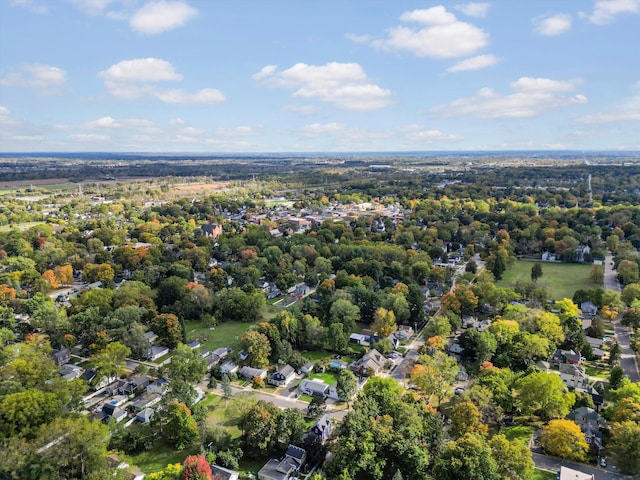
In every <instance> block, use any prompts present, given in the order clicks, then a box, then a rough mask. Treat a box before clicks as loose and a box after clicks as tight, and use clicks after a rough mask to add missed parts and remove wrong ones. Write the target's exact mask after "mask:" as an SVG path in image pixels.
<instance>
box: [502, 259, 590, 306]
mask: <svg viewBox="0 0 640 480" xmlns="http://www.w3.org/2000/svg"><path fill="white" fill-rule="evenodd" d="M540 263H541V264H542V277H540V278H539V279H538V283H539V284H540V285H541V286H544V287H546V289H547V292H548V293H549V299H550V300H562V299H563V298H572V297H573V294H574V293H575V292H576V290H580V289H589V288H594V287H597V286H598V285H596V284H595V283H593V282H592V281H591V280H590V279H589V274H590V272H591V265H582V264H577V263H546V262H540ZM534 264H535V262H528V261H524V260H516V262H515V263H514V264H513V266H511V267H510V268H509V269H507V271H506V272H504V275H503V277H502V279H501V280H500V281H498V282H497V285H498V286H499V287H508V286H510V285H511V284H512V283H514V282H516V281H518V280H520V281H527V282H530V281H531V267H533V265H534Z"/></svg>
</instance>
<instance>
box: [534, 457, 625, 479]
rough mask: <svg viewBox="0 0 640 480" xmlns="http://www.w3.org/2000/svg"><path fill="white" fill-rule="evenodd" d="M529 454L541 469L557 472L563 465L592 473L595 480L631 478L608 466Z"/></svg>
mask: <svg viewBox="0 0 640 480" xmlns="http://www.w3.org/2000/svg"><path fill="white" fill-rule="evenodd" d="M531 455H532V457H533V463H535V464H536V467H537V468H540V469H542V470H550V471H552V472H559V471H560V467H561V466H564V467H568V468H572V469H574V470H578V471H580V472H584V473H588V474H591V475H594V478H595V480H629V479H630V478H631V477H628V476H626V475H621V474H619V473H616V472H614V471H611V468H610V467H608V468H600V467H594V466H592V465H585V464H583V463H574V462H569V461H568V460H563V459H561V458H557V457H550V456H549V455H542V454H540V453H532V454H531Z"/></svg>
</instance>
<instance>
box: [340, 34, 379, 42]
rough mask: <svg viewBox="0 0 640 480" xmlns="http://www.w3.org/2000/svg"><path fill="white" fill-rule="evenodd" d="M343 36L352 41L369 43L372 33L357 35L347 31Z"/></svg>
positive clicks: (371, 39)
mask: <svg viewBox="0 0 640 480" xmlns="http://www.w3.org/2000/svg"><path fill="white" fill-rule="evenodd" d="M345 38H346V39H347V40H351V41H352V42H353V43H369V42H371V41H373V40H374V37H373V35H367V34H364V35H358V34H356V33H347V34H346V35H345Z"/></svg>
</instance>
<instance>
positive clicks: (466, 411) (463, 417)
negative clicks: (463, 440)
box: [449, 402, 488, 437]
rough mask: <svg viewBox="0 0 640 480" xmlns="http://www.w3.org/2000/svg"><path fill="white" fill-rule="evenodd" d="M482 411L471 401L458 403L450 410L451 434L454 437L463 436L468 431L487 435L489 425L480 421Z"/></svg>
mask: <svg viewBox="0 0 640 480" xmlns="http://www.w3.org/2000/svg"><path fill="white" fill-rule="evenodd" d="M481 416H482V415H481V414H480V411H479V410H478V407H476V406H475V405H474V404H473V403H471V402H460V403H456V404H455V405H454V406H453V408H452V409H451V411H450V412H449V418H450V419H451V428H450V430H449V432H450V434H451V435H452V436H454V437H461V436H463V435H465V434H467V433H476V434H478V435H482V436H485V437H486V436H487V433H488V429H487V426H486V425H484V424H483V423H481V422H480V418H481Z"/></svg>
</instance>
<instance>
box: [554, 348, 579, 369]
mask: <svg viewBox="0 0 640 480" xmlns="http://www.w3.org/2000/svg"><path fill="white" fill-rule="evenodd" d="M581 361H582V356H581V355H580V354H579V353H576V352H574V351H573V350H556V351H555V353H554V354H553V358H552V362H553V364H554V365H555V366H560V364H562V363H570V364H572V365H579V364H580V362H581Z"/></svg>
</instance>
